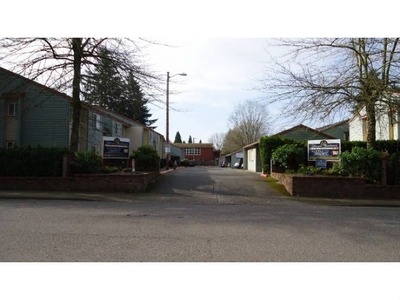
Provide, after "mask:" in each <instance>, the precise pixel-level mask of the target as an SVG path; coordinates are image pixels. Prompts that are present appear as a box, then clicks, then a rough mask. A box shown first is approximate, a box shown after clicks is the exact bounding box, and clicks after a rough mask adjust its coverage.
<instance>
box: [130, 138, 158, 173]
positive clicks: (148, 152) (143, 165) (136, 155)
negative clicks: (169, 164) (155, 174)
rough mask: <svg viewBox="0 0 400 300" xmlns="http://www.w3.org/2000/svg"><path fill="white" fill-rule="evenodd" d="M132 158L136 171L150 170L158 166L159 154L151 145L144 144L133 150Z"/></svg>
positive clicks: (154, 169)
mask: <svg viewBox="0 0 400 300" xmlns="http://www.w3.org/2000/svg"><path fill="white" fill-rule="evenodd" d="M132 158H133V159H134V160H135V170H136V171H139V172H152V171H158V170H159V168H160V156H159V155H158V153H157V151H156V150H155V149H154V148H153V147H151V146H148V145H145V146H142V147H140V148H139V149H137V150H136V151H133V153H132Z"/></svg>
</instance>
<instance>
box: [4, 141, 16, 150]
mask: <svg viewBox="0 0 400 300" xmlns="http://www.w3.org/2000/svg"><path fill="white" fill-rule="evenodd" d="M16 146H17V143H16V141H7V142H6V147H7V149H12V148H15V147H16Z"/></svg>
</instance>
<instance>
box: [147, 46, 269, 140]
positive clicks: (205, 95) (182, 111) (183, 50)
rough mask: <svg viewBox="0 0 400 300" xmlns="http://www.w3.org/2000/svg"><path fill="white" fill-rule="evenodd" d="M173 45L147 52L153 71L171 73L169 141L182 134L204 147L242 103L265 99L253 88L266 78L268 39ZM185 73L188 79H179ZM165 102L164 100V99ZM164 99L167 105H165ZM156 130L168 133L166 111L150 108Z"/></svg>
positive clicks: (226, 129) (148, 61) (222, 128)
mask: <svg viewBox="0 0 400 300" xmlns="http://www.w3.org/2000/svg"><path fill="white" fill-rule="evenodd" d="M161 42H163V43H166V44H168V45H173V46H171V47H169V46H160V45H151V46H148V47H146V49H145V50H144V52H145V54H146V57H147V59H146V61H147V63H148V64H150V66H151V67H152V68H153V69H157V71H159V72H161V74H165V86H166V77H167V72H169V73H170V83H169V88H170V94H169V101H170V110H169V111H170V116H169V138H170V140H172V141H173V140H174V138H175V134H176V133H177V132H178V131H179V133H180V135H181V137H182V140H185V141H188V139H189V136H191V137H192V139H194V142H199V141H200V140H201V141H202V142H203V143H205V142H208V141H209V138H210V137H211V135H212V134H214V133H226V132H227V131H228V130H229V128H230V124H229V122H228V119H229V116H230V115H231V114H232V113H233V111H234V109H235V107H237V105H238V104H240V103H243V102H244V101H247V100H250V101H252V100H258V99H260V97H262V93H260V92H259V91H258V90H256V89H255V88H256V87H257V84H258V83H257V80H260V79H262V77H263V72H264V71H265V70H264V68H263V66H264V65H265V62H266V59H267V55H266V46H267V45H266V40H265V39H256V38H199V39H163V40H162V41H161ZM181 73H186V74H187V76H185V77H184V76H180V75H177V74H181ZM165 98H166V96H165ZM165 98H164V101H165ZM149 108H150V110H151V113H152V114H153V115H152V118H156V119H158V121H157V122H156V123H155V125H156V126H157V128H156V131H158V132H159V133H162V134H164V135H165V133H166V107H165V106H160V105H159V104H157V105H156V106H155V105H149Z"/></svg>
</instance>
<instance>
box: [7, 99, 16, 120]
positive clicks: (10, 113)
mask: <svg viewBox="0 0 400 300" xmlns="http://www.w3.org/2000/svg"><path fill="white" fill-rule="evenodd" d="M7 113H8V116H10V117H15V116H17V115H18V103H17V102H11V103H9V104H8V111H7Z"/></svg>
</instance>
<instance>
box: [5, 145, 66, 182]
mask: <svg viewBox="0 0 400 300" xmlns="http://www.w3.org/2000/svg"><path fill="white" fill-rule="evenodd" d="M68 153H69V150H68V149H67V148H47V147H41V146H37V147H31V146H26V147H16V148H11V149H5V148H0V176H23V177H28V176H31V177H35V176H49V177H53V176H62V162H63V156H64V154H68Z"/></svg>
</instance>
